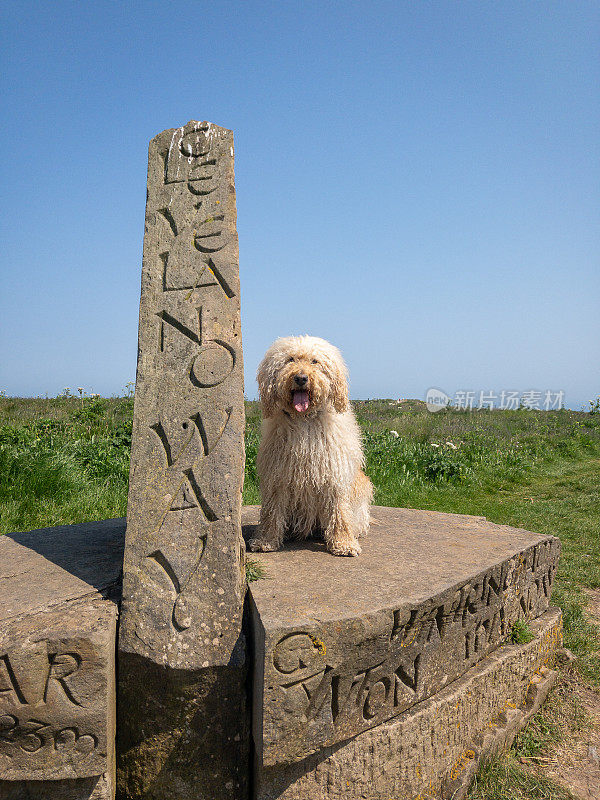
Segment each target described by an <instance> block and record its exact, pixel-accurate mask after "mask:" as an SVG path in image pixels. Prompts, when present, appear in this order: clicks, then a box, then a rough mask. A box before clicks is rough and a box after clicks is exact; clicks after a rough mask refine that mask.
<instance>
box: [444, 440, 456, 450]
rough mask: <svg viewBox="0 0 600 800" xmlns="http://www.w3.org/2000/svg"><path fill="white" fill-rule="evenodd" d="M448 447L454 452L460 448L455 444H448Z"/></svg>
mask: <svg viewBox="0 0 600 800" xmlns="http://www.w3.org/2000/svg"><path fill="white" fill-rule="evenodd" d="M446 445H447V446H448V447H451V448H452V449H453V450H458V447H457V446H456V445H455V444H454V442H446Z"/></svg>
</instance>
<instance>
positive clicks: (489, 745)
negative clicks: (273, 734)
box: [255, 609, 562, 800]
mask: <svg viewBox="0 0 600 800" xmlns="http://www.w3.org/2000/svg"><path fill="white" fill-rule="evenodd" d="M530 627H531V630H532V631H533V633H535V634H536V635H535V638H534V639H533V640H532V641H531V642H529V643H528V644H525V645H503V646H501V647H499V648H497V649H496V650H495V651H494V652H493V653H491V654H490V655H488V656H486V657H485V658H484V659H482V660H481V661H480V662H479V663H478V664H476V665H475V666H473V667H471V668H470V669H469V670H468V672H466V673H465V674H464V675H463V676H462V677H460V678H459V679H457V680H455V681H453V682H452V683H451V684H449V685H448V686H446V687H445V688H444V689H441V690H440V691H439V692H437V693H436V694H435V695H434V697H432V698H430V699H428V700H424V701H421V702H420V703H418V704H416V705H415V706H413V707H412V708H410V709H408V710H407V711H404V712H403V713H402V714H401V715H400V716H398V717H396V718H395V719H393V720H392V721H390V722H385V723H383V724H382V725H379V726H377V727H375V728H372V729H371V730H368V731H365V732H364V733H361V734H359V735H358V736H356V737H355V738H353V739H351V740H349V741H345V742H342V743H338V744H335V745H333V746H331V747H326V748H324V749H323V750H321V751H320V752H319V753H316V754H314V755H310V756H308V757H307V758H305V759H303V760H302V761H299V762H294V763H292V764H278V765H275V766H271V767H262V766H261V765H260V764H258V765H257V768H256V772H255V800H275V799H277V800H365V798H368V800H390V798H394V800H414V799H415V798H431V800H438V799H439V800H450V799H452V800H462V798H463V797H464V796H465V794H466V793H467V790H468V787H469V784H470V782H471V780H472V778H473V775H474V774H475V772H476V770H477V767H478V764H479V763H480V760H481V759H482V758H484V757H488V756H489V755H491V754H492V753H493V752H494V751H497V750H498V749H500V748H503V747H506V746H508V745H510V743H511V742H512V739H513V738H514V736H515V734H516V733H517V731H518V730H520V729H521V728H522V727H523V726H524V725H525V724H526V722H527V721H528V720H529V719H530V717H531V716H532V715H533V714H534V713H535V712H536V711H537V710H538V709H539V707H540V704H541V703H542V702H543V700H544V699H545V697H546V695H547V693H548V691H549V689H550V688H551V686H552V684H553V682H554V679H555V677H556V674H557V673H556V672H555V671H553V670H552V669H551V666H552V663H553V654H554V652H555V650H556V649H557V648H558V647H560V644H561V640H562V628H561V616H560V612H559V611H557V610H556V609H549V610H548V611H546V612H545V613H544V614H543V615H542V616H541V617H540V618H538V619H537V620H535V621H533V622H531V623H530Z"/></svg>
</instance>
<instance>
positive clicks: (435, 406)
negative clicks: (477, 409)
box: [425, 387, 452, 414]
mask: <svg viewBox="0 0 600 800" xmlns="http://www.w3.org/2000/svg"><path fill="white" fill-rule="evenodd" d="M425 402H426V403H427V411H431V413H432V414H435V412H436V411H441V410H442V409H443V408H446V406H448V405H450V403H451V402H452V398H451V397H450V396H449V395H447V394H446V392H443V391H442V390H441V389H435V388H434V387H431V388H430V389H427V394H426V395H425Z"/></svg>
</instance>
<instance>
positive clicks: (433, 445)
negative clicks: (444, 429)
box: [431, 442, 439, 447]
mask: <svg viewBox="0 0 600 800" xmlns="http://www.w3.org/2000/svg"><path fill="white" fill-rule="evenodd" d="M431 446H432V447H439V444H436V443H435V442H432V443H431Z"/></svg>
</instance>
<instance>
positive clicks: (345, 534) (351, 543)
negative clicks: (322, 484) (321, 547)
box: [325, 501, 361, 556]
mask: <svg viewBox="0 0 600 800" xmlns="http://www.w3.org/2000/svg"><path fill="white" fill-rule="evenodd" d="M351 519H352V512H351V511H350V509H349V508H348V507H347V505H346V504H345V503H344V504H342V503H340V502H339V501H338V502H337V503H335V504H334V505H333V507H332V508H331V512H330V514H329V521H328V523H327V527H326V528H325V544H326V545H327V549H328V550H329V552H330V553H333V555H334V556H358V555H360V552H361V548H360V545H359V543H358V540H357V538H356V536H354V533H353V532H352V528H351V525H350V521H351Z"/></svg>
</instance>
